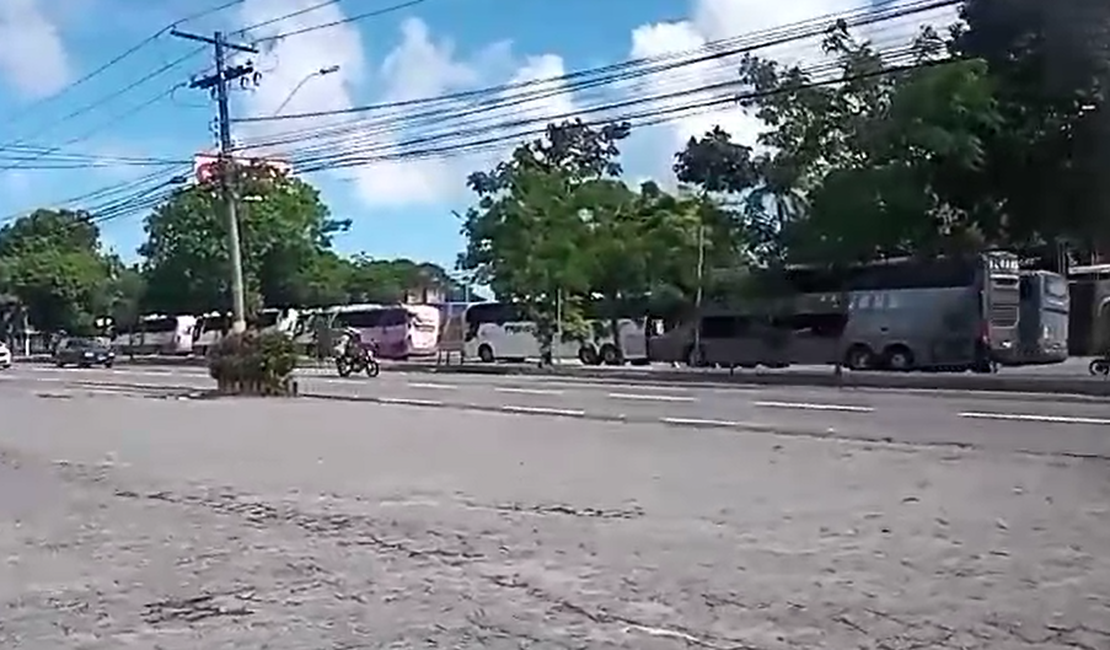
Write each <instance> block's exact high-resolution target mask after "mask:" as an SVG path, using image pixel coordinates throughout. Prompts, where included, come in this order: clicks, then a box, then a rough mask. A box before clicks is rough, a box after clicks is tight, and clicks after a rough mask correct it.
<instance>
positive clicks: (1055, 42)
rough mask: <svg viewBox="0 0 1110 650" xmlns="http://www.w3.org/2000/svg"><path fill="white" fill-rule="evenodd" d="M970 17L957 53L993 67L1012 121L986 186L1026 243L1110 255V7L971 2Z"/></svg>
mask: <svg viewBox="0 0 1110 650" xmlns="http://www.w3.org/2000/svg"><path fill="white" fill-rule="evenodd" d="M962 17H963V19H964V21H965V22H966V28H961V29H957V30H954V36H955V39H954V42H953V43H952V50H953V52H954V53H955V54H958V55H960V56H963V57H975V58H978V59H981V60H983V61H985V62H986V63H987V65H988V67H989V71H990V76H991V80H992V82H993V85H994V87H995V94H996V97H997V99H998V103H999V112H1000V114H1001V116H1002V119H1003V121H1004V124H1005V128H1002V129H998V130H996V131H994V132H993V133H992V134H991V137H990V138H989V139H988V140H987V143H986V154H987V165H986V173H984V174H982V175H980V176H979V177H977V179H975V180H977V181H978V182H979V185H978V187H977V188H976V189H977V190H978V191H980V192H981V193H982V194H984V195H989V196H992V197H993V198H994V199H995V200H996V201H997V203H998V204H999V206H1000V210H1001V211H1002V212H1003V213H1004V214H1005V215H1006V222H1007V229H1008V232H1009V237H1010V239H1011V240H1012V241H1013V242H1014V243H1016V244H1023V243H1031V244H1037V243H1040V242H1053V241H1055V240H1062V241H1067V242H1069V243H1071V244H1072V245H1073V246H1075V247H1076V248H1077V249H1078V250H1079V251H1080V252H1081V253H1083V254H1089V253H1094V252H1098V253H1101V254H1108V253H1110V186H1108V184H1107V183H1106V182H1105V175H1106V169H1107V168H1108V167H1110V120H1108V119H1107V115H1106V113H1107V110H1110V108H1108V106H1107V98H1106V88H1107V82H1108V80H1110V58H1108V57H1107V51H1110V4H1107V3H1105V2H1097V1H1095V2H1092V1H1091V0H1054V1H1053V2H1038V1H1037V0H1011V1H1010V2H1004V3H1003V2H997V1H995V0H967V1H966V2H965V3H964V4H963V7H962Z"/></svg>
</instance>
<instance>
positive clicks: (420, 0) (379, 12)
mask: <svg viewBox="0 0 1110 650" xmlns="http://www.w3.org/2000/svg"><path fill="white" fill-rule="evenodd" d="M427 1H428V0H407V1H406V2H401V3H398V4H395V5H390V6H388V7H382V8H381V9H376V10H374V11H367V12H365V13H361V14H355V15H354V16H348V17H346V18H342V19H340V20H333V21H331V22H328V23H322V24H319V25H310V26H308V27H302V28H300V29H295V30H292V31H288V32H283V33H281V34H274V35H273V36H267V37H265V38H260V39H258V40H257V41H255V43H256V44H261V43H267V42H271V41H278V40H282V39H286V38H292V37H294V36H300V35H302V34H308V33H311V32H315V31H317V30H321V29H328V28H329V27H338V26H340V25H347V24H349V23H355V22H359V21H361V20H366V19H369V18H377V17H379V16H384V15H386V14H391V13H394V12H396V11H401V10H402V9H408V8H410V7H415V6H417V5H422V4H424V3H425V2H427ZM329 4H331V3H329Z"/></svg>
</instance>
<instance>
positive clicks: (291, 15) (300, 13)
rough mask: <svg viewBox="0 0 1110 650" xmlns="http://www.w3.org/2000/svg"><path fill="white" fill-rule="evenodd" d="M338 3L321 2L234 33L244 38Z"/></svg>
mask: <svg viewBox="0 0 1110 650" xmlns="http://www.w3.org/2000/svg"><path fill="white" fill-rule="evenodd" d="M338 2H339V0H327V1H326V2H321V3H319V4H314V5H310V6H308V7H305V8H304V9H298V10H297V11H294V12H291V13H287V14H285V15H283V16H278V17H277V18H271V19H269V20H263V21H262V22H260V23H255V24H253V25H247V26H246V27H244V28H243V29H240V30H239V31H237V32H234V33H235V34H238V35H240V36H244V35H246V33H247V32H249V31H251V30H254V29H261V28H262V27H269V26H270V25H275V24H277V23H280V22H283V21H286V20H289V19H290V18H296V17H298V16H303V15H305V14H307V13H312V12H313V11H316V10H318V9H323V8H324V7H330V6H331V5H334V4H338Z"/></svg>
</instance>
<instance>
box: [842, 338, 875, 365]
mask: <svg viewBox="0 0 1110 650" xmlns="http://www.w3.org/2000/svg"><path fill="white" fill-rule="evenodd" d="M844 367H846V368H848V369H849V370H871V369H873V368H874V367H875V353H874V352H872V351H871V348H869V347H867V346H866V345H863V344H862V343H857V344H855V345H853V346H852V347H850V348H848V351H847V352H845V353H844Z"/></svg>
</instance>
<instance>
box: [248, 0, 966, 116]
mask: <svg viewBox="0 0 1110 650" xmlns="http://www.w3.org/2000/svg"><path fill="white" fill-rule="evenodd" d="M422 1H423V0H422ZM962 1H963V0H912V1H911V2H907V3H896V2H895V3H888V4H885V5H882V7H881V8H880V9H871V8H860V9H854V10H850V11H846V12H838V13H832V14H826V15H823V16H820V17H817V18H810V19H806V20H803V21H798V22H795V23H789V24H787V25H781V26H777V27H772V28H769V29H764V30H759V31H757V32H752V33H749V34H744V35H741V36H736V37H732V38H727V39H721V40H717V41H711V42H709V43H707V44H705V45H703V46H701V47H698V48H695V49H693V50H685V51H682V52H675V53H668V54H663V55H658V56H653V57H643V58H637V59H630V60H626V61H622V62H619V63H615V64H609V65H605V66H601V67H597V68H588V69H585V70H579V71H576V72H571V73H569V74H564V75H559V76H554V77H545V78H543V79H535V80H528V81H521V82H516V83H509V84H498V85H495V86H489V87H485V88H480V89H476V90H467V91H460V92H455V93H449V94H444V95H437V96H434V97H426V98H421V99H412V100H404V101H397V102H386V103H378V104H369V105H364V106H353V107H349V108H344V109H336V110H330V111H312V112H305V113H286V114H282V115H259V116H252V117H241V118H235V119H232V122H233V123H248V122H275V121H281V122H285V121H291V120H300V119H307V118H319V117H330V116H337V115H346V114H351V113H365V112H374V111H381V110H386V109H396V108H409V107H412V106H419V105H422V104H429V103H439V102H445V101H454V100H460V99H471V98H474V97H481V96H488V95H495V94H499V93H502V92H505V91H508V90H517V89H521V88H528V87H532V86H535V85H539V84H545V83H559V82H570V81H574V80H575V79H578V78H580V77H589V76H593V75H597V74H605V73H617V72H622V71H626V70H627V69H629V68H631V69H637V68H642V67H643V66H647V65H651V64H662V65H666V63H667V62H670V64H671V65H690V64H693V63H697V62H702V61H710V60H714V59H721V58H726V57H730V56H736V55H738V54H744V53H749V52H752V51H755V50H760V49H767V48H770V47H774V46H776V45H783V44H787V43H791V42H796V41H800V40H805V39H810V38H815V37H820V36H823V35H824V34H825V32H826V31H827V30H828V28H829V26H830V25H833V24H835V23H837V22H843V23H844V24H845V26H846V27H848V28H849V29H851V28H858V27H866V26H869V25H873V24H876V23H882V22H888V21H891V20H896V19H899V18H905V17H910V16H915V15H919V14H922V13H925V12H929V11H934V10H936V9H941V8H946V7H951V6H954V5H957V4H960V3H961V2H962ZM275 38H276V37H275ZM690 57H696V59H694V60H692V59H691V58H690ZM676 62H677V63H676ZM641 74H651V73H650V72H647V73H641Z"/></svg>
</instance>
